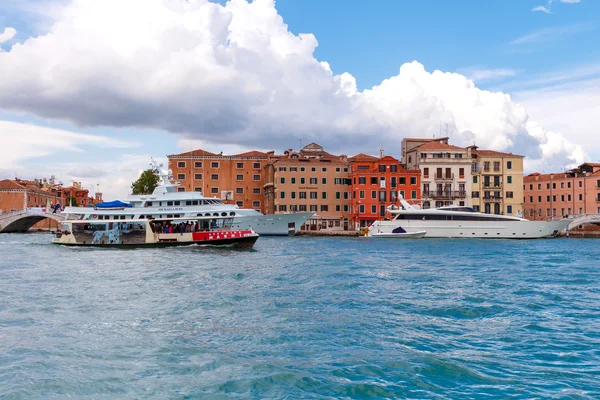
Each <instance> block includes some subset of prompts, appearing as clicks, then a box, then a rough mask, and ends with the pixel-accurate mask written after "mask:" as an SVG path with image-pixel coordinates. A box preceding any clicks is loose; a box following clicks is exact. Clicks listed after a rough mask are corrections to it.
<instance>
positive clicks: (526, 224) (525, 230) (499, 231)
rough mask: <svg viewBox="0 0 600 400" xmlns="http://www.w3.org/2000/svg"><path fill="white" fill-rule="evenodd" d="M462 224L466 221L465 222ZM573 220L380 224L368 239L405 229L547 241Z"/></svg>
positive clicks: (434, 234)
mask: <svg viewBox="0 0 600 400" xmlns="http://www.w3.org/2000/svg"><path fill="white" fill-rule="evenodd" d="M461 222H462V221H461ZM570 222H571V221H570V220H558V221H481V222H480V221H464V222H463V223H459V224H457V221H436V220H426V221H421V220H393V221H376V222H375V223H373V225H371V227H370V228H369V233H368V236H374V235H377V234H382V233H392V231H393V230H394V229H397V228H399V227H401V228H402V229H404V230H405V231H407V232H415V231H426V234H425V235H424V237H425V238H478V239H543V238H551V237H554V236H556V235H557V234H558V233H559V232H560V231H562V230H563V229H565V228H566V227H567V226H568V225H569V223H570Z"/></svg>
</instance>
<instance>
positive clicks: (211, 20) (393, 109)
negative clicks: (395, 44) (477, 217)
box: [0, 0, 574, 165]
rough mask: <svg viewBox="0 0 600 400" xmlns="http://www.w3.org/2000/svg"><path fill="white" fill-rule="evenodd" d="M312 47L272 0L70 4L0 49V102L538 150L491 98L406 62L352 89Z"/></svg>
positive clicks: (455, 78) (254, 130) (150, 119)
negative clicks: (445, 134) (447, 136)
mask: <svg viewBox="0 0 600 400" xmlns="http://www.w3.org/2000/svg"><path fill="white" fill-rule="evenodd" d="M539 35H542V36H543V34H539ZM519 40H521V42H524V43H526V42H531V41H535V40H537V39H536V38H529V39H519ZM317 45H318V43H317V40H316V38H315V37H314V36H313V35H312V34H299V35H294V34H292V33H291V32H289V30H288V28H287V25H285V23H284V22H283V19H282V18H281V16H279V15H278V13H277V11H276V9H275V6H274V2H273V0H255V1H252V2H251V3H248V2H246V1H245V0H230V1H229V2H228V3H227V4H226V5H225V6H222V5H219V4H216V3H212V2H209V1H207V0H189V1H184V0H129V1H127V2H123V1H120V0H103V1H101V2H100V1H93V0H74V1H73V2H72V3H70V4H69V5H68V6H67V7H65V8H64V9H63V11H62V13H61V14H60V16H59V17H58V22H57V23H55V24H54V25H53V27H52V29H51V30H50V31H49V32H48V33H47V34H45V35H43V36H39V37H36V38H31V39H29V40H27V41H25V42H23V43H22V44H17V45H14V46H13V47H12V49H11V50H10V51H9V52H4V53H0V108H4V109H7V110H14V111H18V112H23V111H24V112H29V113H34V114H36V115H39V116H43V117H48V118H54V119H64V120H69V121H71V122H74V123H76V124H81V125H91V126H118V127H125V126H137V127H150V128H156V129H164V130H166V131H169V132H172V133H175V134H178V135H179V137H180V138H181V139H184V140H201V141H202V142H203V143H213V144H216V143H218V144H219V145H220V146H239V147H240V148H257V149H261V148H263V149H265V148H266V149H281V148H288V147H291V146H294V145H296V143H298V140H301V141H302V142H303V143H305V144H306V143H309V142H310V141H317V142H319V143H321V144H323V145H325V146H326V147H327V148H329V149H331V151H339V152H346V153H348V154H351V153H353V152H358V151H369V152H374V153H376V152H377V151H378V149H379V148H380V147H381V146H386V147H388V148H392V149H397V150H396V151H398V152H399V148H400V141H401V139H402V137H403V136H408V135H410V136H421V135H422V136H427V137H431V136H432V135H433V134H438V133H439V126H440V123H442V124H448V125H449V126H450V129H451V131H452V132H454V133H453V136H455V139H456V143H457V144H463V143H461V142H463V141H466V140H470V139H471V138H472V136H473V135H475V136H476V138H477V144H478V145H480V146H483V147H490V148H492V149H497V150H503V149H508V148H510V149H511V150H512V151H519V152H524V153H526V154H528V155H530V156H532V157H541V156H542V155H543V154H544V153H543V148H542V145H543V144H544V143H543V142H542V141H541V139H537V137H535V136H532V135H531V134H530V132H529V131H528V123H529V120H528V114H527V113H526V111H525V109H524V108H523V107H522V106H521V105H519V104H516V103H514V102H513V101H512V100H511V98H510V96H508V95H506V94H504V93H494V92H490V91H485V90H481V89H479V88H477V87H476V86H475V85H474V84H473V82H472V81H471V80H469V79H467V78H466V77H464V76H462V75H460V74H455V73H444V72H440V71H434V72H428V71H426V70H425V68H424V67H423V66H422V65H421V64H419V63H418V62H412V63H407V64H404V65H403V66H402V67H401V68H400V70H399V73H398V74H397V75H396V76H393V77H390V78H389V79H386V80H384V81H383V82H381V84H379V85H377V86H375V87H373V88H371V89H369V90H364V91H358V90H357V85H356V80H355V78H354V77H353V76H352V75H351V74H349V73H342V74H339V75H336V74H334V73H333V72H332V71H331V69H330V67H329V64H328V63H327V62H325V61H319V60H317V59H315V57H314V51H315V48H316V46H317ZM488 76H489V75H488ZM192 143H193V142H192ZM563 145H564V146H565V149H567V145H566V143H563ZM519 146H521V147H519ZM567 156H568V157H574V155H573V154H571V153H569V154H567V155H566V157H567ZM557 162H560V165H562V160H560V161H557Z"/></svg>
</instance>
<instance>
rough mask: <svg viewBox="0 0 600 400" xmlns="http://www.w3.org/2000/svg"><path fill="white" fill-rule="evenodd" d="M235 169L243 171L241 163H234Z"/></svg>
mask: <svg viewBox="0 0 600 400" xmlns="http://www.w3.org/2000/svg"><path fill="white" fill-rule="evenodd" d="M235 167H236V168H237V169H244V163H243V162H239V163H235Z"/></svg>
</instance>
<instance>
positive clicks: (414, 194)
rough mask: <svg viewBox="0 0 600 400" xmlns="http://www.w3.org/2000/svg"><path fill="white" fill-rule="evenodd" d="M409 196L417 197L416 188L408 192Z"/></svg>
mask: <svg viewBox="0 0 600 400" xmlns="http://www.w3.org/2000/svg"><path fill="white" fill-rule="evenodd" d="M410 196H411V198H413V199H416V198H417V191H416V190H412V191H411V192H410Z"/></svg>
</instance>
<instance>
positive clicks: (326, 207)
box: [321, 204, 329, 211]
mask: <svg viewBox="0 0 600 400" xmlns="http://www.w3.org/2000/svg"><path fill="white" fill-rule="evenodd" d="M321 211H329V206H328V205H327V204H321Z"/></svg>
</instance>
